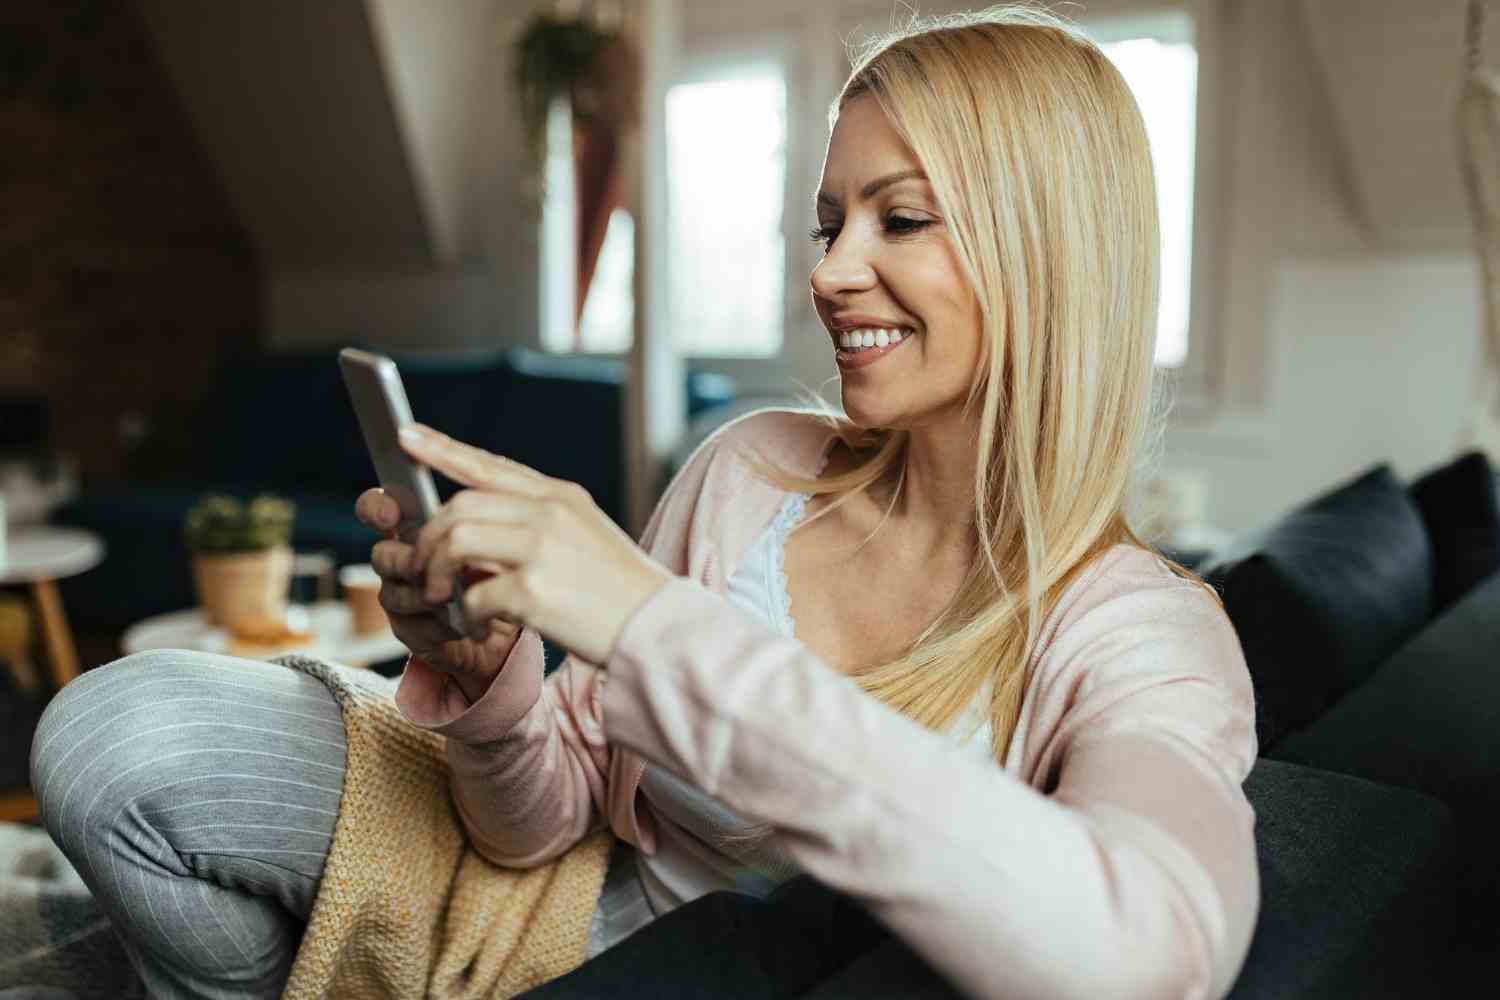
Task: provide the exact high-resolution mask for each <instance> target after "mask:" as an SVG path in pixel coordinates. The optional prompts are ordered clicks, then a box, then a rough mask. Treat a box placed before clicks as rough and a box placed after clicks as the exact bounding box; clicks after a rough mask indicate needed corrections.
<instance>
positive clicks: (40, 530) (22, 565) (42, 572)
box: [0, 524, 104, 583]
mask: <svg viewBox="0 0 1500 1000" xmlns="http://www.w3.org/2000/svg"><path fill="white" fill-rule="evenodd" d="M103 558H104V540H103V539H101V538H100V537H99V536H98V535H96V534H94V533H93V532H92V531H84V530H82V529H81V528H59V527H54V526H52V525H50V524H42V525H12V526H11V528H10V530H9V531H7V532H6V535H5V544H4V546H3V547H0V583H35V582H37V581H38V580H61V579H62V578H63V577H68V576H77V575H78V574H79V573H82V572H84V571H85V570H90V569H93V568H94V567H95V566H97V565H99V563H100V561H101V560H102V559H103Z"/></svg>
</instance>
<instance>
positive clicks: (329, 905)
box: [275, 653, 614, 1000]
mask: <svg viewBox="0 0 1500 1000" xmlns="http://www.w3.org/2000/svg"><path fill="white" fill-rule="evenodd" d="M275 662H277V663H280V664H282V665H284V666H287V667H291V668H293V669H295V670H300V671H302V672H303V673H306V674H309V675H311V676H313V677H316V678H317V679H318V680H320V681H322V682H323V683H324V684H325V685H326V686H327V687H328V689H329V690H330V691H331V692H333V695H334V697H335V698H337V699H338V702H339V706H340V708H341V709H342V711H343V719H344V728H345V731H346V734H347V737H348V745H349V751H348V758H347V770H346V773H345V775H344V791H343V796H342V799H341V800H340V803H339V814H338V817H337V819H336V820H335V822H334V828H333V842H332V844H331V846H330V848H329V852H328V859H327V862H326V865H325V867H324V869H323V879H322V883H321V884H320V886H319V888H318V895H317V898H316V900H315V901H314V903H313V910H312V915H311V917H310V918H309V920H308V925H307V929H306V931H305V933H304V935H303V939H302V944H301V946H300V948H299V949H298V952H297V958H296V961H295V963H294V965H293V966H292V972H291V977H290V979H289V980H288V982H287V986H286V990H285V991H284V992H283V994H282V996H283V998H286V1000H314V998H323V997H338V998H339V1000H364V998H370V1000H385V998H410V997H428V998H433V1000H460V998H462V1000H502V998H506V997H513V996H516V995H517V994H519V993H522V992H524V991H526V990H528V989H530V988H532V987H534V986H537V985H539V984H541V983H544V982H546V981H548V980H551V979H555V978H556V977H558V976H560V975H562V974H564V973H566V972H568V971H570V970H572V969H573V968H575V967H577V966H578V965H580V964H581V963H582V962H583V959H584V951H585V948H586V946H587V943H588V926H589V919H590V917H591V916H592V914H593V911H594V906H595V904H596V903H597V901H598V898H599V893H600V890H601V889H602V887H603V884H604V875H605V871H606V868H607V867H608V861H609V852H610V846H611V843H612V840H613V837H614V835H613V834H612V833H611V832H610V831H609V830H608V829H607V828H606V829H601V830H599V831H597V832H595V833H593V834H591V835H589V836H588V837H585V838H584V839H583V840H581V841H580V842H579V843H577V844H575V845H574V846H573V847H572V848H571V849H570V850H568V851H567V852H566V853H564V854H563V855H561V856H560V857H558V858H557V859H555V860H553V861H551V862H549V863H547V864H544V865H541V866H539V867H537V868H532V869H524V870H523V869H514V868H503V867H501V866H499V865H496V864H494V863H492V862H490V861H488V860H486V859H485V858H483V857H482V856H480V855H479V854H478V852H476V851H475V849H474V848H473V846H472V845H471V844H470V842H469V840H468V838H467V837H466V835H465V833H464V829H463V825H462V821H461V820H460V818H459V815H458V812H457V810H456V809H455V807H454V806H453V804H452V802H451V800H450V798H449V791H448V764H447V759H446V756H445V737H443V736H440V735H437V734H435V733H430V732H427V731H426V730H422V729H419V728H417V727H415V726H413V725H411V724H410V723H409V722H407V721H406V720H405V719H404V718H402V716H401V714H400V712H399V711H398V710H397V708H396V705H395V702H394V701H393V700H392V690H393V688H392V685H391V683H390V682H389V681H388V680H387V679H386V678H384V677H381V676H380V675H379V674H376V673H374V672H373V671H368V670H360V669H356V668H352V667H345V666H341V665H335V664H329V663H326V662H323V661H321V660H317V659H313V658H310V657H307V656H302V655H300V654H295V653H290V654H286V655H283V656H280V657H277V658H276V660H275Z"/></svg>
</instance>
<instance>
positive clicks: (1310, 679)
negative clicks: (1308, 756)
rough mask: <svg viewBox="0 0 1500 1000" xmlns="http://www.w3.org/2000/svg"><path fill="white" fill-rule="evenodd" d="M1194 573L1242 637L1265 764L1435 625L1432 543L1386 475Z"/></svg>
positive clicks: (1361, 479) (1372, 476) (1297, 515)
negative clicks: (1288, 738)
mask: <svg viewBox="0 0 1500 1000" xmlns="http://www.w3.org/2000/svg"><path fill="white" fill-rule="evenodd" d="M1197 572H1198V573H1199V575H1201V576H1202V577H1203V578H1204V579H1205V580H1207V581H1208V582H1209V583H1210V584H1212V585H1213V586H1214V588H1215V589H1216V590H1218V591H1219V593H1220V595H1221V596H1222V597H1223V599H1224V610H1225V612H1226V613H1227V614H1228V615H1229V618H1230V621H1231V622H1233V623H1234V627H1235V631H1236V632H1237V633H1238V635H1239V638H1240V644H1241V646H1242V647H1243V649H1244V652H1245V659H1246V662H1247V664H1248V666H1249V668H1250V675H1251V679H1252V680H1253V682H1254V684H1255V689H1256V700H1257V702H1258V705H1257V718H1256V735H1257V737H1258V738H1259V740H1260V746H1261V750H1262V752H1264V751H1265V750H1267V749H1269V748H1270V747H1272V746H1274V745H1275V743H1276V742H1277V741H1278V740H1279V739H1280V738H1281V737H1282V736H1284V735H1286V734H1287V733H1290V732H1295V731H1296V730H1298V729H1301V728H1303V727H1304V726H1306V725H1307V724H1308V723H1310V722H1312V721H1313V720H1314V719H1316V718H1317V717H1318V716H1320V715H1321V714H1323V712H1324V711H1326V710H1327V709H1328V708H1329V707H1330V706H1331V705H1332V704H1333V703H1334V702H1335V701H1337V700H1338V698H1339V697H1340V696H1341V695H1342V694H1343V693H1344V692H1346V691H1348V690H1350V689H1351V688H1353V687H1355V686H1357V685H1358V684H1360V683H1361V682H1363V681H1364V679H1365V678H1366V677H1368V676H1369V674H1370V673H1371V671H1373V670H1374V668H1375V667H1376V666H1378V665H1379V664H1380V663H1381V662H1382V661H1383V660H1384V659H1385V658H1386V657H1387V656H1389V655H1390V654H1391V653H1392V652H1393V651H1394V650H1395V649H1396V648H1397V647H1398V646H1400V645H1401V644H1402V643H1403V642H1405V641H1406V640H1407V639H1408V638H1409V637H1410V636H1412V635H1413V634H1415V633H1416V632H1417V631H1418V630H1419V629H1420V628H1421V627H1422V626H1423V624H1424V623H1425V622H1426V621H1427V619H1428V618H1429V617H1430V616H1431V614H1432V553H1431V547H1430V545H1429V543H1428V540H1427V532H1426V529H1425V528H1424V527H1423V525H1422V517H1421V514H1420V513H1419V512H1418V510H1417V507H1416V505H1415V504H1414V503H1413V502H1412V500H1411V498H1410V496H1408V494H1407V491H1406V488H1405V487H1404V485H1403V484H1402V483H1401V481H1400V480H1398V479H1397V478H1396V476H1395V475H1394V474H1393V473H1392V471H1391V468H1390V466H1389V465H1384V464H1382V465H1378V466H1375V467H1374V468H1372V469H1370V470H1369V471H1367V472H1365V473H1364V474H1363V475H1360V476H1358V477H1357V478H1355V479H1353V480H1351V481H1349V482H1347V483H1344V484H1342V485H1340V486H1338V487H1337V488H1335V489H1333V490H1331V491H1329V492H1327V493H1325V494H1323V495H1321V496H1318V497H1316V498H1314V499H1313V500H1311V501H1309V502H1307V503H1306V504H1304V505H1302V506H1301V507H1298V508H1297V509H1295V510H1293V511H1291V512H1290V513H1288V514H1285V515H1283V516H1282V517H1280V518H1278V519H1276V520H1274V521H1272V522H1271V523H1270V524H1268V525H1266V526H1264V527H1262V528H1259V529H1256V530H1253V531H1250V532H1247V533H1245V534H1244V535H1242V536H1240V537H1239V538H1237V539H1235V540H1234V541H1231V542H1230V543H1229V544H1228V545H1226V546H1224V547H1223V548H1221V549H1220V550H1219V551H1217V552H1215V553H1214V554H1213V555H1212V556H1210V557H1209V559H1208V560H1207V561H1206V562H1204V563H1203V565H1201V566H1200V567H1198V569H1197Z"/></svg>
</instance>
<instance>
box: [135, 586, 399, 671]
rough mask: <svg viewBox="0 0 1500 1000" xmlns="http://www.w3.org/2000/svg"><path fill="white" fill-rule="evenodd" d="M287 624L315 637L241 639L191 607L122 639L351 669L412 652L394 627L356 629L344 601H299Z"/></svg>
mask: <svg viewBox="0 0 1500 1000" xmlns="http://www.w3.org/2000/svg"><path fill="white" fill-rule="evenodd" d="M287 624H288V626H290V627H291V628H294V629H297V630H299V631H301V630H303V629H306V630H307V631H310V632H312V633H313V639H312V640H311V641H310V642H302V643H292V644H284V645H277V646H272V645H260V644H256V645H250V644H247V643H242V642H237V641H236V640H235V639H234V637H233V636H231V635H230V634H229V633H228V632H227V631H226V630H224V629H223V628H220V627H218V626H216V625H210V624H209V623H208V622H207V621H206V620H204V617H203V612H202V610H201V609H199V608H188V609H186V610H184V611H172V612H168V613H167V614H163V615H154V616H152V617H150V618H147V619H144V620H142V621H139V622H137V623H136V624H134V625H132V626H130V628H128V629H126V630H125V634H124V636H122V637H121V639H120V648H121V649H122V650H123V651H124V652H125V653H138V652H140V651H141V650H144V649H199V650H203V651H204V652H209V653H223V654H225V655H227V656H243V657H246V658H247V659H253V660H269V659H270V658H271V657H273V656H280V655H281V654H283V653H304V654H306V655H308V656H312V657H317V658H318V659H323V660H331V661H333V662H334V663H343V664H347V665H348V666H351V667H368V666H369V665H370V664H372V663H379V662H380V661H382V660H394V659H396V658H398V657H402V656H405V655H406V653H407V649H406V646H405V645H403V644H402V642H401V640H399V639H397V638H396V636H395V635H394V634H393V633H392V632H391V630H390V629H389V628H384V629H381V630H380V631H379V632H373V633H369V634H367V635H361V634H359V633H357V632H355V631H354V628H353V623H352V615H351V614H350V611H349V607H348V605H346V604H344V603H343V602H342V601H315V602H313V603H311V604H294V605H292V606H291V607H289V608H288V609H287Z"/></svg>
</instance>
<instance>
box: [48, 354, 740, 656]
mask: <svg viewBox="0 0 1500 1000" xmlns="http://www.w3.org/2000/svg"><path fill="white" fill-rule="evenodd" d="M351 346H361V347H369V345H364V344H358V343H356V344H353V345H351ZM370 349H374V350H378V348H370ZM384 353H390V352H384ZM392 356H393V357H395V359H396V362H397V364H398V366H399V367H400V369H401V374H402V381H403V383H404V384H405V386H406V392H407V396H408V398H409V399H410V402H411V408H412V413H413V414H414V416H415V417H416V419H418V420H420V421H422V422H424V423H427V424H430V425H431V426H433V427H436V428H438V429H439V430H441V431H443V432H445V433H448V434H451V435H453V436H454V437H456V438H458V439H460V440H463V441H466V442H469V443H471V444H474V445H477V446H479V447H481V448H484V449H486V450H488V451H491V452H494V453H496V454H500V455H505V456H508V457H510V458H514V459H516V460H517V461H520V462H523V463H525V464H526V465H529V466H532V467H533V468H536V469H538V470H540V471H541V472H544V473H546V474H547V475H550V476H558V477H560V478H563V479H568V480H571V481H574V482H578V483H581V484H582V485H583V486H584V487H586V488H587V489H588V490H589V493H590V494H591V495H592V496H593V498H594V501H595V502H596V503H597V504H598V505H599V507H600V508H601V509H602V510H603V511H604V512H605V513H606V514H608V515H609V516H610V517H611V518H613V519H614V520H615V521H616V522H617V523H621V524H623V523H624V516H625V493H624V482H623V469H624V458H623V455H622V452H621V435H620V433H619V430H618V429H619V427H620V424H621V413H622V410H623V396H622V393H623V387H624V384H625V375H626V366H625V364H624V362H622V361H620V360H619V359H612V358H590V357H573V356H561V355H549V354H543V353H541V352H537V351H533V350H530V349H528V348H524V347H517V348H511V349H502V350H495V351H490V352H484V353H479V354H464V355H459V356H452V355H450V356H442V355H431V354H429V355H402V354H394V355H392ZM337 357H338V353H337V350H334V349H328V350H316V351H303V352H296V353H279V354H259V355H254V356H251V357H247V358H240V359H235V360H233V361H231V362H229V363H227V364H226V365H225V367H224V370H223V373H222V376H221V377H220V379H219V382H218V385H217V387H216V389H215V390H214V391H213V392H212V393H210V394H209V396H208V398H207V401H206V403H205V404H204V406H203V408H202V412H201V413H200V414H199V415H198V416H197V418H196V423H197V425H198V426H199V427H201V434H200V435H199V437H198V444H199V448H198V451H197V454H196V455H194V456H193V457H192V458H191V460H189V461H188V462H186V463H183V464H182V467H181V468H180V469H178V470H177V474H176V475H175V476H173V477H169V478H167V479H165V480H163V481H158V482H153V483H149V484H143V483H132V484H130V485H126V486H120V487H114V488H100V489H89V490H85V491H84V492H83V493H82V494H81V495H80V496H78V497H77V498H75V499H73V500H72V501H71V502H69V503H67V504H65V505H64V506H62V507H61V508H59V509H58V510H57V511H55V512H54V514H53V517H52V520H53V521H54V522H55V523H58V524H65V525H72V526H76V527H80V528H87V529H89V530H91V531H94V532H96V533H98V534H99V535H100V536H102V537H103V539H104V541H105V544H106V546H107V551H108V555H107V557H106V559H105V561H104V562H103V563H102V564H100V565H99V566H98V567H97V568H95V569H94V570H91V571H90V572H88V573H85V574H82V575H80V576H76V577H72V578H69V579H67V580H63V581H61V582H60V584H59V588H60V590H61V592H62V598H63V603H64V605H65V606H66V607H67V610H68V615H69V617H70V619H71V620H72V622H73V625H74V627H75V628H78V629H80V630H94V631H116V630H121V629H124V628H126V627H128V626H129V625H131V624H132V623H134V622H136V621H139V620H140V619H142V618H145V617H147V616H149V615H154V614H159V613H162V612H166V611H172V610H177V609H179V608H184V607H191V606H193V605H194V604H195V603H196V598H195V595H194V592H193V587H192V579H191V575H190V572H189V568H188V553H187V551H186V549H185V548H184V546H183V542H182V524H183V517H184V515H185V514H186V512H187V510H188V508H189V507H190V506H192V504H194V503H195V502H196V501H197V500H198V499H199V498H200V497H201V496H202V495H203V494H204V493H206V492H209V491H211V490H218V491H223V492H228V493H230V494H233V495H238V496H250V495H252V494H253V493H256V492H261V491H272V492H277V493H280V494H282V495H284V496H287V497H289V498H290V499H292V500H293V501H295V502H296V504H297V517H296V523H295V530H294V534H293V538H292V544H293V547H294V548H295V549H296V550H298V551H322V552H328V553H331V554H332V555H333V556H334V558H335V559H336V561H337V562H338V563H339V564H340V565H342V564H346V563H352V562H367V561H369V555H370V546H371V544H372V542H373V540H374V537H373V536H372V535H371V533H370V531H369V529H367V528H365V527H364V526H363V525H362V524H360V523H359V521H358V520H357V519H356V518H355V517H354V501H355V499H356V497H358V496H359V494H360V493H361V492H362V491H363V490H365V489H366V488H368V487H370V486H372V485H375V482H376V480H375V473H374V468H373V466H372V465H371V463H370V460H369V457H368V456H367V454H366V452H365V447H364V442H363V438H362V437H361V436H360V432H359V425H358V422H357V420H356V418H355V415H354V410H353V407H352V406H351V405H350V403H349V397H348V393H347V391H346V390H345V388H344V385H343V379H342V376H341V374H340V372H339V367H338V361H337ZM686 396H687V409H688V417H689V418H692V417H694V416H696V415H697V414H699V413H700V412H703V411H705V410H709V409H712V408H716V407H722V406H724V405H727V404H729V403H730V402H731V401H732V400H733V399H734V398H735V385H734V381H733V379H731V378H728V377H726V376H724V375H720V374H716V373H711V372H701V371H689V373H688V374H687V382H686ZM661 485H662V486H663V487H664V486H665V483H663V484H661ZM437 486H438V493H439V496H440V497H442V498H443V499H446V498H447V497H449V496H451V495H452V493H453V492H454V490H455V489H456V487H454V486H453V484H451V483H450V482H448V481H447V480H446V479H443V478H442V477H437Z"/></svg>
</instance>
